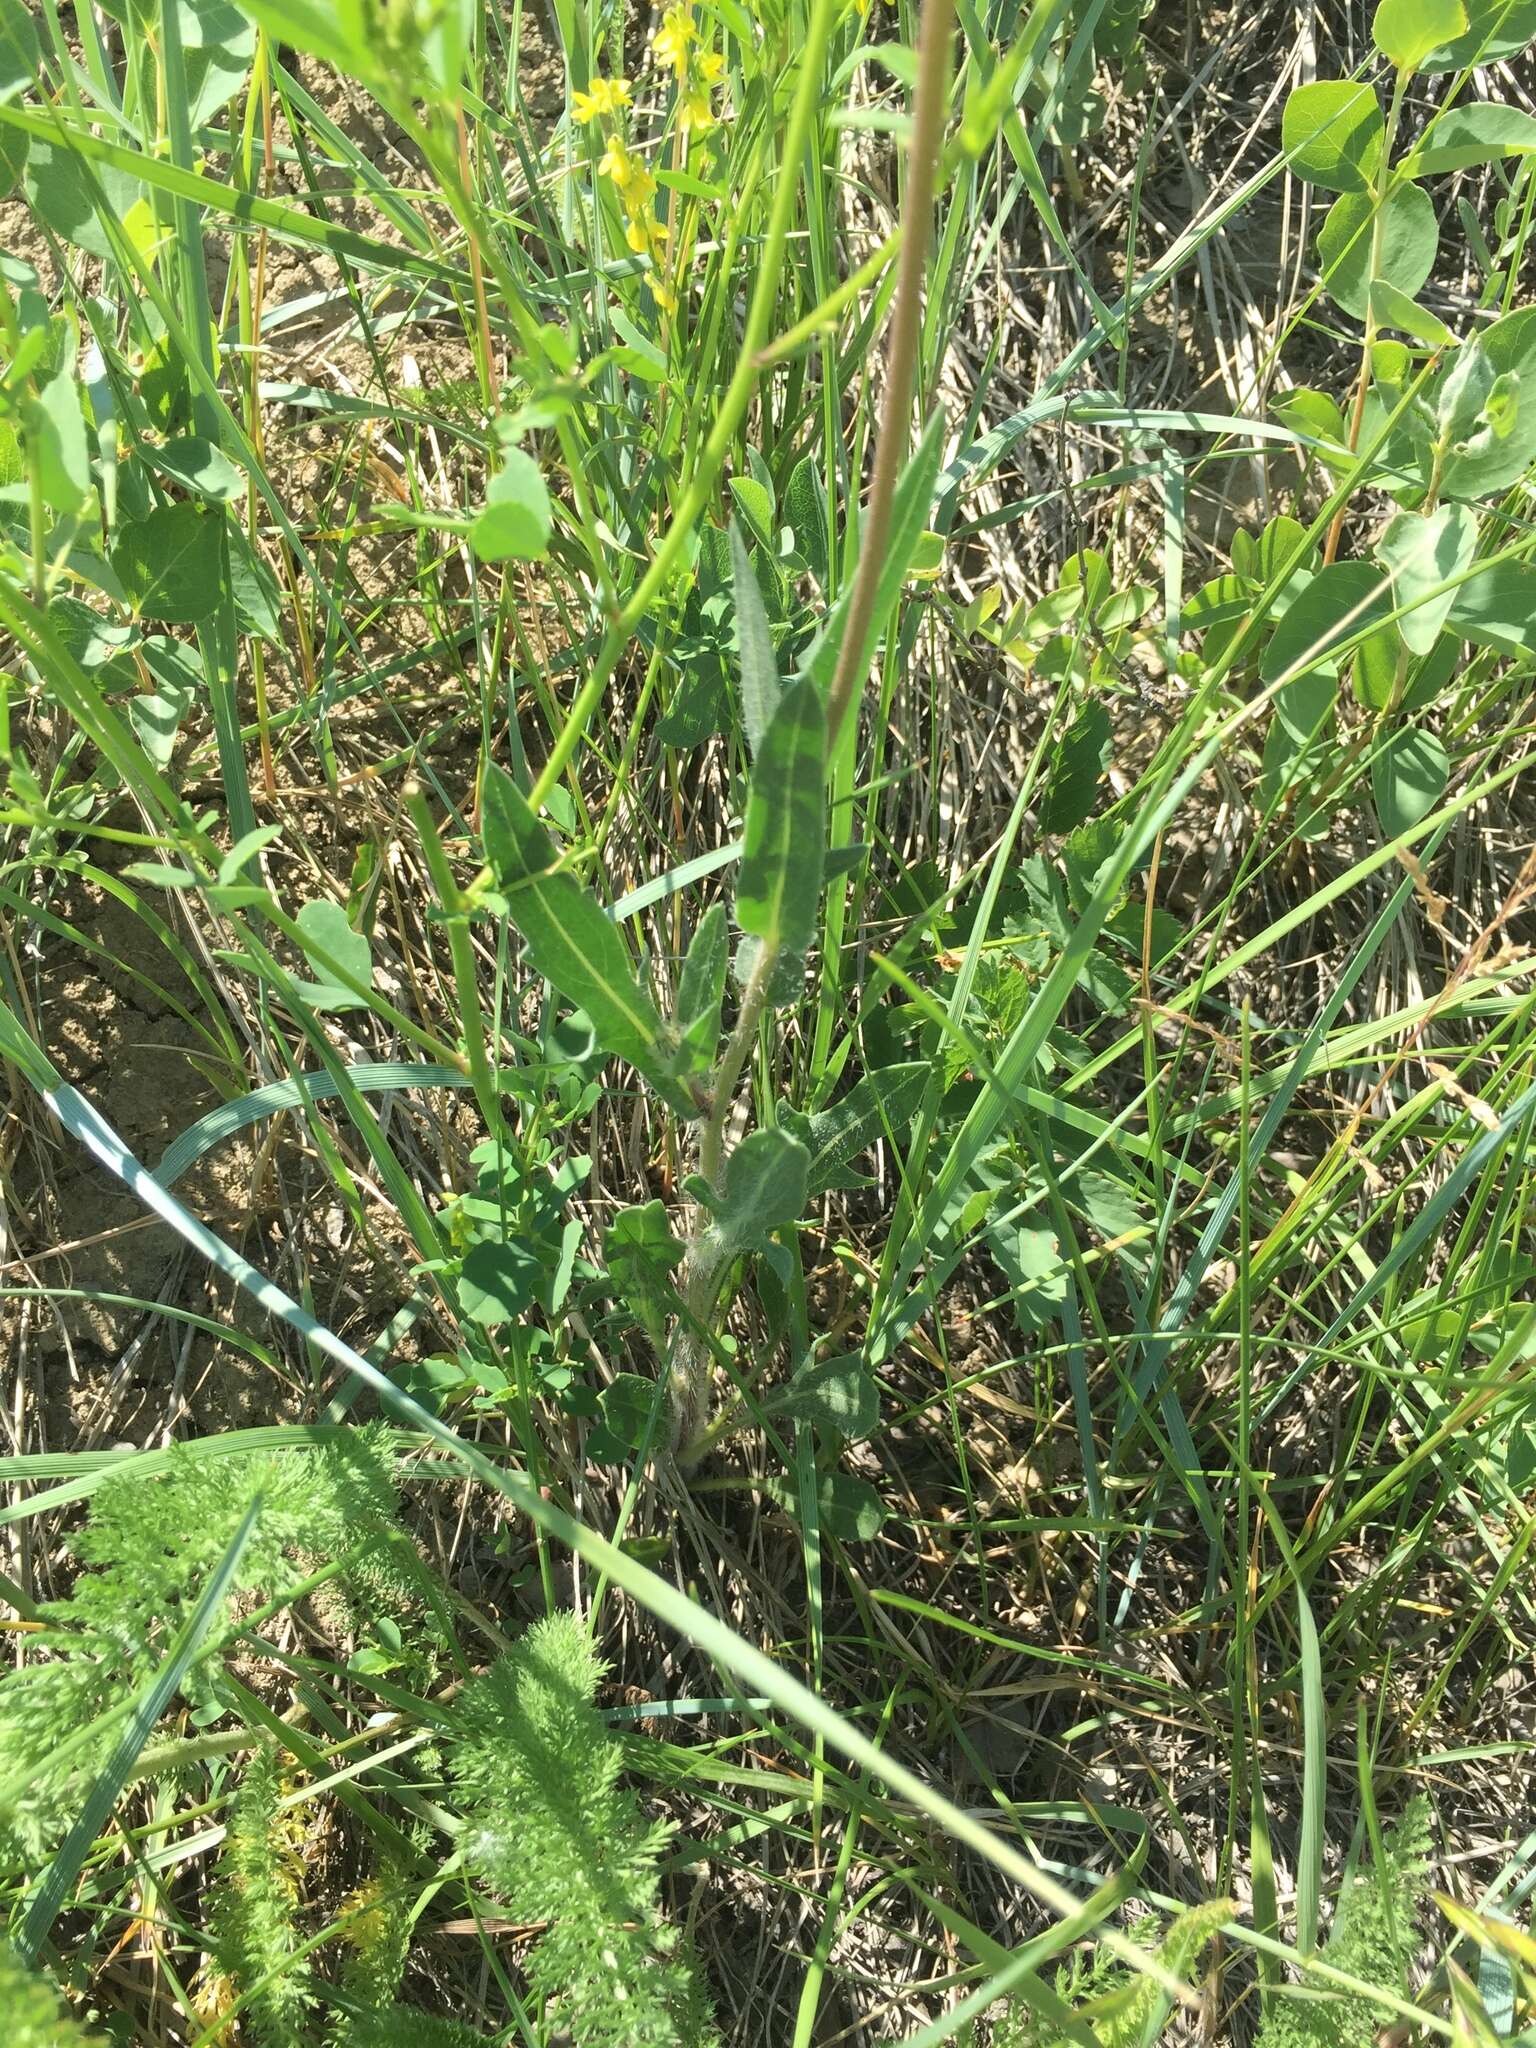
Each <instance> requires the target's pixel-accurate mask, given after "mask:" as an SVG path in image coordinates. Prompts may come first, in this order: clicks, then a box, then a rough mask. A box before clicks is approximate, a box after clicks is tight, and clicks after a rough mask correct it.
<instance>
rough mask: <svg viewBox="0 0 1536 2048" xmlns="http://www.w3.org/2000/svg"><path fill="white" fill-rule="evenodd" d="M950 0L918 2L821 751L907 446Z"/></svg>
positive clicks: (944, 97) (945, 81)
mask: <svg viewBox="0 0 1536 2048" xmlns="http://www.w3.org/2000/svg"><path fill="white" fill-rule="evenodd" d="M953 25H954V0H924V4H923V25H922V29H921V31H920V34H919V37H918V45H917V92H916V95H915V98H914V103H913V108H912V145H911V148H910V150H909V151H908V154H907V198H906V205H905V207H904V209H903V233H902V242H901V267H900V269H899V271H898V272H897V276H896V298H895V302H894V304H893V306H892V308H891V324H890V329H889V334H888V338H887V342H886V358H885V361H886V370H885V402H884V409H883V411H882V414H881V419H880V433H879V439H878V442H877V445H876V449H875V473H874V476H873V477H872V478H871V480H870V489H869V504H868V506H867V508H866V509H865V513H864V526H863V531H862V533H861V534H860V536H859V563H858V567H857V569H856V570H855V571H854V578H853V595H852V597H851V598H850V600H849V604H848V619H847V624H846V628H845V630H844V633H843V644H842V646H841V647H840V648H839V650H838V656H837V669H836V672H835V674H834V675H833V678H832V689H831V692H830V694H829V696H828V698H827V750H828V752H829V754H830V752H831V750H832V748H833V747H835V746H836V744H837V736H838V734H839V732H840V731H841V730H842V726H843V720H844V719H845V718H846V717H847V716H848V711H849V707H850V706H851V705H852V703H853V701H854V699H855V698H856V697H857V695H858V693H859V690H860V689H861V687H862V686H863V681H864V678H863V676H862V675H861V674H860V673H859V671H860V670H861V669H862V667H863V666H864V659H863V651H862V650H863V646H864V639H865V635H866V634H867V633H868V631H869V622H870V620H871V618H872V617H873V616H874V610H875V593H876V590H877V589H878V587H879V582H880V571H881V569H882V568H883V567H884V564H885V552H886V549H887V547H888V546H889V544H890V537H891V507H892V505H893V503H894V501H895V497H896V481H897V478H898V477H899V476H900V475H901V467H902V462H903V460H904V459H905V457H906V453H907V450H908V447H909V445H910V442H911V427H912V392H913V387H914V386H915V384H916V382H917V356H918V348H919V344H920V342H921V340H922V331H923V285H924V282H925V280H926V277H927V272H928V249H929V244H930V242H931V241H932V239H933V202H934V195H935V192H936V189H937V186H938V175H939V158H940V152H941V150H942V147H943V141H944V116H945V114H946V112H947V110H948V105H949V43H950V34H951V30H952V28H953Z"/></svg>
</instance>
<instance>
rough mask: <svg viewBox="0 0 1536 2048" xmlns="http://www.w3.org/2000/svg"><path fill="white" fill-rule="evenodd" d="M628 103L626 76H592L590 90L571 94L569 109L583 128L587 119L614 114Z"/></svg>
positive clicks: (593, 119) (592, 119)
mask: <svg viewBox="0 0 1536 2048" xmlns="http://www.w3.org/2000/svg"><path fill="white" fill-rule="evenodd" d="M629 105H630V97H629V80H628V79H627V78H594V79H593V81H592V89H591V91H590V92H575V93H572V95H571V111H572V113H573V114H574V115H575V117H576V119H577V120H578V121H579V122H580V123H581V125H582V127H583V128H585V127H586V125H587V123H588V122H589V121H595V120H597V119H598V118H599V117H600V116H608V115H612V114H616V113H617V112H618V111H619V109H620V107H627V106H629Z"/></svg>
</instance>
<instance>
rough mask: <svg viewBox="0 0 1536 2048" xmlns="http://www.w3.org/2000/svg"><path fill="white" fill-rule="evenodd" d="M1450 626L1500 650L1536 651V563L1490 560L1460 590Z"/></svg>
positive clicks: (1463, 635)
mask: <svg viewBox="0 0 1536 2048" xmlns="http://www.w3.org/2000/svg"><path fill="white" fill-rule="evenodd" d="M1448 624H1449V626H1450V630H1451V631H1452V632H1453V633H1457V634H1459V635H1460V637H1461V638H1462V639H1463V640H1470V641H1471V642H1472V643H1473V645H1474V646H1476V647H1492V648H1496V649H1497V651H1498V652H1499V653H1500V654H1536V563H1531V562H1490V563H1489V565H1488V567H1487V568H1486V569H1481V570H1479V572H1478V573H1477V574H1476V575H1475V576H1471V577H1469V578H1468V579H1467V581H1466V582H1465V583H1463V584H1462V585H1461V586H1460V588H1459V589H1458V590H1457V592H1456V601H1455V603H1454V604H1453V605H1452V606H1451V611H1450V618H1449V620H1448Z"/></svg>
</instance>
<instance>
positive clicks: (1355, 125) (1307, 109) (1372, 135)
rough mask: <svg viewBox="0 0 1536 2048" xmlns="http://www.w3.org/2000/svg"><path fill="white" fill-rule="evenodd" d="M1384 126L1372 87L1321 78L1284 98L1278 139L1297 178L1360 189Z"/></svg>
mask: <svg viewBox="0 0 1536 2048" xmlns="http://www.w3.org/2000/svg"><path fill="white" fill-rule="evenodd" d="M1383 126H1384V124H1383V122H1382V118H1381V104H1380V102H1379V101H1378V100H1377V98H1376V94H1375V91H1374V90H1373V88H1372V87H1370V86H1368V85H1360V84H1357V83H1355V82H1353V81H1351V80H1350V79H1347V78H1320V79H1318V80H1316V81H1315V83H1313V84H1311V85H1299V86H1297V88H1296V90H1295V91H1294V92H1293V93H1292V94H1291V96H1290V98H1289V99H1288V100H1287V101H1286V103H1285V112H1284V114H1283V115H1282V117H1281V125H1280V138H1281V141H1282V142H1283V143H1284V145H1285V148H1286V151H1287V153H1288V154H1289V155H1290V158H1291V169H1292V170H1293V171H1294V172H1295V173H1296V175H1297V177H1298V178H1305V179H1306V181H1307V183H1308V184H1309V185H1324V186H1326V187H1327V188H1328V190H1329V191H1330V192H1364V191H1365V190H1366V188H1367V186H1368V185H1369V183H1370V177H1371V173H1372V172H1373V171H1374V170H1375V168H1376V165H1377V163H1378V162H1379V160H1380V157H1381V143H1382V134H1383Z"/></svg>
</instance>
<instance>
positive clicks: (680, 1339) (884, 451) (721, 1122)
mask: <svg viewBox="0 0 1536 2048" xmlns="http://www.w3.org/2000/svg"><path fill="white" fill-rule="evenodd" d="M953 24H954V0H924V5H923V18H922V28H921V31H920V34H919V41H918V73H917V91H916V95H915V104H914V107H913V116H912V141H911V147H910V150H909V153H908V177H907V192H906V203H905V206H904V208H903V213H902V219H901V222H900V225H899V228H898V231H897V232H898V234H899V237H900V252H901V253H900V266H901V267H900V269H899V271H898V273H897V279H896V294H895V300H894V304H893V306H892V310H891V325H890V338H889V342H888V345H887V352H886V388H885V403H884V410H883V413H882V415H881V420H880V425H879V430H878V434H877V439H876V446H875V467H874V475H873V478H872V480H871V485H870V496H869V505H868V509H867V510H866V512H865V515H864V521H863V527H862V531H861V532H860V535H859V556H858V567H857V568H856V569H855V571H854V581H853V590H852V595H851V597H850V600H849V606H848V616H847V619H846V621H845V624H844V632H843V641H842V646H841V648H840V649H839V652H838V662H837V669H836V671H835V673H834V675H833V679H832V687H831V690H830V692H829V693H828V699H827V741H826V759H827V760H828V761H830V759H831V757H832V753H833V749H834V748H835V746H836V744H837V738H838V734H839V732H840V730H841V728H842V725H843V722H844V720H845V718H846V717H847V714H848V711H849V709H850V707H851V706H852V704H853V703H854V701H855V699H856V697H857V695H858V692H859V689H860V687H861V685H862V682H863V678H862V676H861V674H860V670H861V668H862V667H863V666H864V663H863V659H862V655H861V650H862V648H863V645H864V640H865V636H866V634H867V633H868V630H869V624H870V620H871V619H872V618H873V616H874V608H875V595H876V590H877V587H878V584H879V580H880V571H881V569H882V567H883V565H884V561H885V554H886V548H887V546H888V544H889V540H890V528H891V508H892V504H893V502H894V499H895V492H896V481H897V478H898V477H899V475H900V473H901V467H902V463H903V460H904V459H905V456H906V453H907V448H908V445H909V443H910V439H911V413H912V394H913V390H914V387H915V385H916V382H917V358H918V351H919V347H920V344H921V340H922V323H923V287H924V284H925V282H926V278H927V271H928V252H929V245H930V242H931V240H932V229H933V207H934V198H935V194H936V191H937V187H938V176H939V164H940V160H941V157H942V153H943V144H944V117H945V112H946V110H947V106H948V97H949V44H950V35H951V31H952V28H953ZM807 75H809V74H802V85H803V84H804V82H805V77H806V76H807ZM796 112H797V114H798V112H799V103H798V101H797V105H796ZM785 161H786V163H793V162H794V161H795V155H794V153H792V152H791V151H789V150H788V149H786V153H785ZM790 182H791V183H792V181H790ZM782 196H783V190H782V188H781V193H780V195H779V197H780V198H782ZM776 211H777V210H776ZM891 239H892V240H894V239H895V237H892V238H891ZM888 247H889V244H887V248H888ZM880 253H882V254H883V253H884V252H880ZM760 297H761V294H759V299H760ZM757 307H758V300H757V299H755V300H754V303H753V315H754V317H755V315H756V313H757ZM749 340H750V341H751V346H750V347H745V346H744V347H743V350H742V356H741V366H740V367H739V368H738V373H737V375H738V379H739V378H740V377H741V374H742V371H743V370H746V371H747V372H748V373H751V372H754V371H755V370H756V367H757V362H758V350H759V348H760V347H761V342H762V336H761V334H756V335H753V336H750V337H749ZM733 390H734V385H733ZM676 530H677V527H676V525H674V532H675V531H676ZM668 539H669V540H670V539H671V536H670V535H669V536H668ZM664 553H665V548H663V554H664ZM661 560H662V555H660V554H659V555H658V556H657V558H656V560H655V561H654V562H653V563H652V568H651V574H652V576H654V574H655V572H656V570H657V568H658V566H659V564H660V562H661ZM645 581H646V582H649V581H650V578H649V577H648V578H647V579H645ZM644 587H645V585H644V583H643V584H642V589H643V588H644ZM589 687H590V683H589ZM568 730H569V727H568ZM553 765H554V764H553V762H551V764H550V766H547V767H546V769H545V775H544V777H543V778H541V787H542V784H543V782H544V781H545V780H546V779H548V778H549V776H550V767H552V766H553ZM538 794H539V791H537V790H536V791H535V798H536V799H537V797H538ZM778 951H779V949H778V947H777V946H773V945H769V944H767V943H764V945H763V946H762V948H761V949H760V951H759V953H758V956H757V960H756V963H755V964H754V966H753V969H752V973H751V976H750V978H749V979H748V982H747V985H746V988H745V989H744V990H743V992H742V999H741V1010H740V1013H739V1014H738V1016H737V1019H736V1027H735V1029H734V1030H733V1031H732V1033H731V1037H730V1041H729V1043H728V1044H727V1046H726V1048H725V1052H724V1054H723V1055H722V1056H721V1060H720V1064H719V1067H718V1068H717V1069H716V1072H715V1077H714V1086H713V1090H712V1100H711V1104H710V1111H709V1117H708V1120H707V1121H706V1123H705V1126H704V1131H703V1135H702V1137H701V1138H700V1141H699V1171H700V1173H701V1174H702V1176H703V1178H704V1179H705V1180H706V1181H707V1182H708V1183H709V1185H710V1187H711V1188H712V1189H714V1190H715V1191H716V1192H717V1193H718V1192H719V1191H720V1184H721V1169H722V1166H723V1164H724V1160H725V1127H726V1124H727V1121H728V1120H729V1118H730V1114H731V1109H732V1105H733V1103H734V1101H735V1096H736V1089H737V1085H738V1083H739V1081H740V1079H741V1073H742V1069H743V1068H744V1067H745V1065H746V1063H747V1060H748V1058H749V1056H750V1054H751V1051H752V1047H753V1046H754V1045H755V1044H756V1042H757V1034H758V1027H759V1025H760V1024H761V1022H762V1017H763V1012H764V1010H765V1008H766V1007H767V1004H768V991H769V988H770V985H771V983H772V980H773V974H774V969H775V968H776V966H777V965H778ZM693 1225H694V1227H693V1229H692V1232H691V1234H690V1236H689V1239H688V1249H687V1252H686V1254H685V1258H684V1267H683V1289H682V1295H683V1311H684V1312H683V1314H682V1316H681V1317H679V1319H678V1322H677V1324H676V1326H675V1328H674V1330H673V1333H672V1339H671V1343H670V1344H669V1346H668V1355H667V1368H666V1369H667V1379H668V1384H669V1388H670V1393H671V1402H672V1421H673V1432H672V1441H673V1445H674V1449H675V1455H676V1457H677V1459H678V1462H679V1463H680V1464H681V1465H683V1466H685V1467H686V1466H687V1465H688V1463H689V1462H690V1461H691V1459H690V1454H692V1455H693V1456H697V1455H698V1452H699V1451H700V1450H701V1449H702V1448H703V1446H704V1445H705V1444H706V1443H707V1442H708V1441H709V1431H708V1428H707V1427H702V1428H701V1424H702V1423H703V1418H704V1410H705V1405H706V1402H707V1398H708V1392H709V1384H708V1372H709V1349H708V1346H707V1344H701V1343H700V1341H699V1336H698V1334H697V1333H698V1332H699V1331H700V1330H704V1331H708V1330H709V1329H710V1327H711V1325H712V1320H713V1317H714V1314H715V1309H716V1305H717V1301H718V1298H719V1292H720V1281H721V1276H722V1274H723V1272H724V1270H725V1266H726V1263H727V1261H726V1257H725V1255H724V1254H723V1253H722V1252H721V1250H720V1249H719V1247H718V1244H717V1242H716V1241H715V1238H714V1234H713V1232H712V1230H711V1227H710V1223H709V1219H708V1218H707V1217H705V1216H703V1215H700V1214H698V1213H695V1216H694V1218H693Z"/></svg>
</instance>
